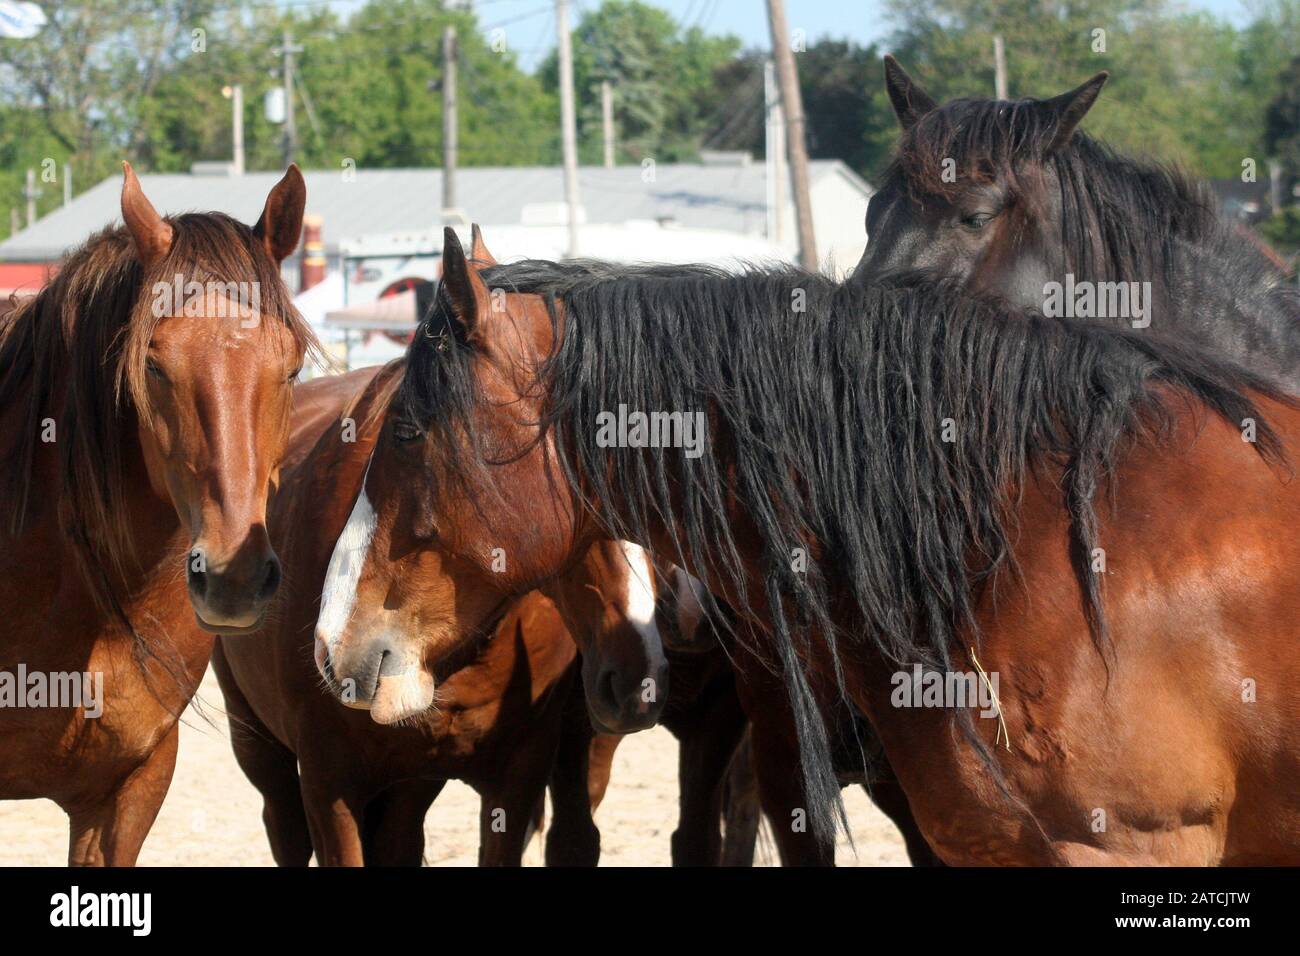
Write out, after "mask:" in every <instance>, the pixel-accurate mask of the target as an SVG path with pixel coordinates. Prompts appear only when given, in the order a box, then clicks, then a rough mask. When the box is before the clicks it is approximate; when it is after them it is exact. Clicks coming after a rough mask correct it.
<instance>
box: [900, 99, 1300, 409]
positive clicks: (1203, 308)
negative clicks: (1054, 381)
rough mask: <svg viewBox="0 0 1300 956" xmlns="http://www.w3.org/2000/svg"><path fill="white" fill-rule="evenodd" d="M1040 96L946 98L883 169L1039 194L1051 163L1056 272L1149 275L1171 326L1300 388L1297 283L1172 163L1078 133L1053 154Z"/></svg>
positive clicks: (1162, 319) (951, 185)
mask: <svg viewBox="0 0 1300 956" xmlns="http://www.w3.org/2000/svg"><path fill="white" fill-rule="evenodd" d="M1037 106H1038V101H1036V100H1033V99H1024V100H1018V101H1015V102H1006V101H999V100H990V99H979V98H964V99H956V100H952V101H949V102H947V103H944V104H943V105H942V106H940V107H939V108H937V109H935V110H933V111H931V112H930V113H927V114H926V115H925V116H923V117H921V119H920V120H918V121H917V123H916V124H915V125H914V126H912V128H911V129H909V130H907V131H906V132H904V133H903V135H902V137H901V139H900V141H899V144H898V153H897V158H896V160H895V161H894V163H893V164H892V165H891V166H890V167H889V169H888V170H887V171H886V173H885V176H886V177H897V178H900V179H902V180H903V181H905V182H906V184H907V186H908V188H909V189H910V190H911V191H912V193H913V194H914V195H919V196H924V195H927V194H930V195H933V194H936V193H941V192H955V191H957V190H959V189H960V188H961V185H962V183H961V179H960V177H959V179H958V181H957V182H951V181H950V180H951V177H944V176H943V175H941V173H942V171H943V164H944V162H945V161H946V160H952V161H955V164H956V168H957V169H958V170H960V171H961V175H962V176H965V177H968V178H969V180H973V181H976V182H992V181H1001V182H1006V183H1008V184H1010V186H1011V189H1012V190H1013V192H1017V191H1018V192H1020V193H1021V194H1022V195H1025V194H1030V193H1032V192H1033V190H1034V188H1035V186H1034V184H1032V183H1030V182H1027V181H1026V178H1025V176H1024V174H1025V173H1026V171H1027V170H1030V169H1031V168H1032V167H1033V165H1034V164H1036V163H1039V162H1042V161H1043V160H1042V158H1043V157H1044V156H1047V159H1046V162H1047V164H1048V165H1049V166H1050V168H1051V170H1052V171H1053V172H1054V173H1055V176H1056V180H1057V182H1058V183H1059V200H1060V208H1061V221H1060V223H1059V232H1060V241H1061V245H1062V247H1063V248H1064V250H1065V251H1066V255H1067V261H1065V262H1062V263H1061V264H1060V271H1061V272H1062V273H1064V272H1067V271H1068V272H1072V273H1073V274H1074V275H1075V277H1076V278H1077V279H1081V280H1088V281H1091V282H1105V281H1119V280H1127V281H1150V282H1152V283H1153V286H1154V291H1155V293H1156V298H1157V300H1158V309H1159V312H1160V314H1159V315H1158V316H1157V318H1156V324H1157V325H1164V327H1165V331H1168V332H1172V333H1174V334H1177V335H1179V336H1183V337H1189V338H1191V339H1192V340H1193V341H1197V342H1200V343H1202V344H1206V345H1210V346H1213V347H1215V348H1218V349H1221V350H1223V352H1224V354H1226V355H1229V356H1231V357H1232V358H1233V359H1234V360H1236V361H1237V362H1239V363H1240V364H1243V365H1247V366H1249V367H1251V368H1256V369H1260V370H1261V371H1264V372H1265V373H1266V374H1269V375H1270V376H1271V377H1273V378H1276V379H1278V380H1279V381H1281V382H1283V383H1284V384H1286V385H1287V386H1288V387H1289V388H1290V389H1291V390H1292V391H1300V288H1297V287H1296V286H1295V285H1294V283H1288V282H1287V281H1286V279H1285V277H1284V276H1283V275H1282V273H1281V272H1280V271H1279V270H1278V269H1277V268H1275V267H1274V265H1273V264H1272V263H1271V262H1270V261H1269V260H1268V259H1267V258H1266V257H1265V256H1264V254H1263V253H1262V252H1261V251H1260V249H1259V248H1258V246H1257V245H1256V243H1255V242H1254V241H1252V239H1251V238H1250V237H1249V235H1248V234H1247V233H1246V232H1245V230H1244V227H1242V226H1239V225H1237V224H1235V223H1233V222H1231V221H1229V220H1226V219H1224V218H1223V217H1222V216H1221V215H1220V209H1219V203H1218V200H1217V199H1216V197H1215V195H1214V193H1213V191H1212V190H1211V189H1210V187H1209V185H1208V184H1207V183H1205V182H1204V181H1203V180H1200V179H1197V178H1195V177H1192V176H1189V175H1187V174H1186V173H1185V172H1183V171H1182V170H1181V169H1179V168H1178V167H1176V166H1172V165H1167V164H1160V163H1153V162H1147V161H1144V160H1141V159H1136V158H1133V157H1129V156H1124V155H1121V154H1120V153H1117V152H1116V151H1115V150H1113V149H1112V148H1110V147H1109V146H1107V145H1106V144H1104V143H1102V142H1099V141H1098V140H1096V139H1093V138H1092V137H1090V136H1088V135H1087V134H1085V133H1083V132H1075V133H1074V135H1073V137H1072V138H1071V139H1070V141H1069V142H1068V143H1067V144H1066V145H1064V146H1062V147H1060V148H1057V149H1055V150H1051V151H1050V152H1049V146H1050V144H1051V143H1052V142H1053V139H1054V137H1055V136H1056V133H1057V129H1056V125H1055V122H1054V120H1053V118H1052V117H1051V115H1050V114H1048V113H1046V112H1045V111H1043V110H1042V109H1040V108H1037Z"/></svg>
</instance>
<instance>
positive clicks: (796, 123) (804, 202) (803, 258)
mask: <svg viewBox="0 0 1300 956" xmlns="http://www.w3.org/2000/svg"><path fill="white" fill-rule="evenodd" d="M767 21H768V25H769V26H770V27H771V30H772V55H773V56H774V57H775V59H776V78H777V82H778V83H779V84H780V87H781V104H782V106H784V108H785V126H786V134H785V135H786V148H787V150H788V151H789V155H790V176H791V179H792V180H793V181H794V212H795V220H796V222H797V225H798V228H799V265H801V266H802V267H803V268H805V269H807V270H808V271H809V272H814V271H816V269H817V240H816V238H815V237H814V235H813V221H812V196H811V194H810V193H809V191H808V147H807V144H806V143H805V142H804V117H803V97H802V96H801V95H800V94H799V74H798V71H797V70H796V69H795V66H794V51H793V50H792V49H791V48H790V27H789V26H788V24H787V23H786V19H785V0H767Z"/></svg>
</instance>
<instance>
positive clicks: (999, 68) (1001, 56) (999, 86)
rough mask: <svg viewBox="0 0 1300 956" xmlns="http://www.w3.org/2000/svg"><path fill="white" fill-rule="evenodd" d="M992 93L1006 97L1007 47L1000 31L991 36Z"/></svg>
mask: <svg viewBox="0 0 1300 956" xmlns="http://www.w3.org/2000/svg"><path fill="white" fill-rule="evenodd" d="M993 95H994V96H995V97H996V98H997V99H1000V100H1005V99H1006V98H1007V47H1006V44H1005V43H1003V42H1002V34H1000V33H999V34H998V35H997V36H995V37H994V38H993Z"/></svg>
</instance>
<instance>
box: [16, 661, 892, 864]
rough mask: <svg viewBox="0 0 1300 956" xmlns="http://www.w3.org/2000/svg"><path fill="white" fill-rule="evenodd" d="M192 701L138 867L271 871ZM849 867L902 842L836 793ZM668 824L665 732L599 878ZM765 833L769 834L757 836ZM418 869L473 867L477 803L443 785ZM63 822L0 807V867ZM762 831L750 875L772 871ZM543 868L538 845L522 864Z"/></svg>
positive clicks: (669, 750) (653, 847)
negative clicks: (845, 821) (756, 869)
mask: <svg viewBox="0 0 1300 956" xmlns="http://www.w3.org/2000/svg"><path fill="white" fill-rule="evenodd" d="M199 701H200V703H201V705H202V706H203V708H204V711H205V713H207V714H208V715H210V717H211V718H212V721H211V723H208V722H205V721H204V719H203V718H202V717H200V716H197V715H196V714H195V713H194V712H193V707H191V710H190V711H189V712H188V713H187V714H186V717H185V722H184V724H183V725H182V727H181V744H180V756H179V758H178V760H177V766H176V776H175V778H174V779H173V781H172V787H171V792H170V793H169V794H168V796H167V801H166V802H165V803H164V804H163V807H162V811H161V812H160V813H159V815H158V821H157V823H155V824H154V828H153V832H152V833H151V834H150V835H149V839H148V840H147V841H145V845H144V850H143V852H142V853H141V855H140V863H141V865H146V866H150V865H151V866H270V865H272V860H271V853H270V850H269V849H268V847H267V843H266V836H265V834H264V832H263V830H262V819H261V815H262V801H261V798H260V797H259V796H258V794H257V791H256V790H254V789H253V787H252V785H251V784H249V782H248V781H247V780H246V779H245V778H244V775H243V773H242V771H240V769H239V767H238V765H237V764H236V763H235V758H234V755H233V754H232V753H231V750H230V742H229V740H228V738H227V728H226V719H225V714H224V712H223V710H222V700H221V692H220V690H219V689H218V687H217V682H216V679H215V678H214V677H213V675H212V673H211V671H209V672H208V675H207V678H206V679H205V680H204V682H203V686H202V688H201V689H200V691H199ZM214 725H215V726H214ZM844 796H845V804H846V806H847V808H848V812H849V820H850V822H851V823H852V825H853V839H854V843H855V844H856V855H855V853H854V851H853V850H851V849H850V848H849V846H848V843H847V841H843V840H842V841H841V844H840V846H839V847H838V849H837V852H836V858H837V860H838V862H839V864H840V865H841V866H853V865H859V866H906V865H907V855H906V853H905V851H904V849H903V842H902V839H901V838H900V837H899V835H898V831H897V830H896V829H895V828H894V826H893V824H892V823H890V822H889V820H887V819H886V818H885V817H884V816H883V815H882V814H881V813H880V812H879V811H878V810H877V809H876V808H875V807H874V806H873V805H872V804H871V802H870V801H869V800H868V799H867V797H866V795H865V794H864V793H863V792H862V790H861V788H859V787H855V788H853V789H851V790H846V791H845V795H844ZM676 816H677V743H676V741H675V740H674V739H673V737H672V735H671V734H669V733H668V731H666V730H662V729H660V728H655V729H654V730H650V731H646V732H644V733H640V734H636V735H634V736H632V737H630V738H628V739H627V740H625V741H624V742H623V744H622V745H621V746H620V747H619V749H618V751H617V752H616V753H615V758H614V773H613V777H612V779H611V781H610V785H609V791H608V794H607V795H606V797H605V801H604V803H602V804H601V806H600V809H599V810H598V811H597V813H596V823H597V824H598V825H599V826H600V831H601V846H602V854H601V865H602V866H667V865H668V864H669V862H670V860H669V848H668V838H669V835H670V834H671V833H672V832H673V829H674V827H675V826H676ZM765 826H766V825H765ZM424 829H425V834H426V844H425V863H426V864H428V865H430V866H445V865H451V866H473V865H474V862H475V860H476V857H477V852H478V796H477V794H475V793H474V792H473V791H472V790H470V789H469V787H467V786H465V785H464V784H461V783H457V782H455V781H452V782H451V783H449V784H448V785H447V787H446V788H445V789H444V790H443V792H442V795H441V796H439V798H438V802H437V803H435V804H434V806H433V809H432V810H430V811H429V815H428V817H427V818H426V820H425V826H424ZM67 840H68V826H67V818H66V817H65V816H64V814H63V811H62V810H60V809H59V808H58V807H57V806H55V805H54V804H53V803H50V802H49V801H47V800H25V801H11V802H3V803H0V866H22V865H61V864H62V863H63V862H64V861H65V860H66V859H67ZM775 856H776V854H775V851H774V849H773V847H772V841H771V837H770V834H768V833H767V832H766V829H765V830H764V831H763V832H762V833H761V834H760V836H759V847H758V853H757V859H756V863H759V864H763V865H773V864H774V863H775ZM524 862H525V864H526V865H529V866H540V865H541V863H542V851H541V841H540V840H537V839H534V840H533V842H532V844H531V845H530V846H529V848H528V851H527V853H526V854H525V857H524Z"/></svg>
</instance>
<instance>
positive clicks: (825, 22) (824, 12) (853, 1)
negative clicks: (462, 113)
mask: <svg viewBox="0 0 1300 956" xmlns="http://www.w3.org/2000/svg"><path fill="white" fill-rule="evenodd" d="M647 2H650V3H653V4H654V5H655V6H659V7H663V8H664V9H665V10H667V11H668V12H670V13H671V14H672V15H673V16H674V17H675V18H677V20H678V21H683V22H685V23H687V24H697V25H699V26H702V27H703V28H704V29H706V30H707V31H709V32H711V33H734V34H736V35H737V36H739V37H740V38H741V40H743V41H744V43H745V45H746V46H760V45H761V46H766V45H767V44H768V32H767V14H766V5H765V3H764V0H647ZM599 5H600V0H571V3H570V7H571V8H572V13H571V14H570V17H571V18H572V20H573V22H575V23H576V22H577V20H578V19H579V18H580V17H581V15H582V12H583V11H584V10H590V9H594V8H596V7H598V6H599ZM1182 5H1183V6H1185V7H1187V8H1189V9H1193V10H1206V11H1209V12H1210V13H1213V14H1215V15H1216V16H1219V17H1223V18H1224V19H1226V20H1229V21H1231V22H1233V23H1242V22H1245V21H1246V20H1247V19H1249V17H1248V11H1247V9H1246V4H1245V3H1244V2H1243V0H1183V3H1182ZM553 6H554V4H553V3H552V2H549V0H476V2H475V9H476V10H477V12H478V16H479V20H480V22H482V23H483V24H484V25H488V26H490V25H494V24H501V25H502V28H503V29H504V30H505V31H506V39H507V42H508V43H509V44H510V46H511V47H512V48H513V49H514V50H515V51H516V52H518V53H519V56H520V60H521V62H522V64H523V66H524V67H525V68H526V69H531V68H532V67H533V66H534V65H535V64H536V62H537V61H538V60H540V59H541V58H542V57H544V56H545V55H546V53H547V52H548V51H549V50H550V49H551V48H552V47H553V46H554V45H555V21H554V19H553V18H552V16H551V12H550V11H551V9H552V8H553ZM786 15H787V17H788V18H789V20H790V26H791V28H803V29H805V30H807V31H808V36H809V37H810V38H811V39H814V40H815V39H817V38H818V37H821V36H827V35H829V36H834V37H845V36H847V37H849V38H851V39H853V40H856V41H858V42H859V43H870V42H872V41H873V40H879V39H882V38H883V37H884V36H886V35H887V34H888V33H889V31H890V29H891V28H892V24H891V23H889V22H888V21H887V20H886V18H885V13H884V4H883V3H880V2H877V0H786Z"/></svg>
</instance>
